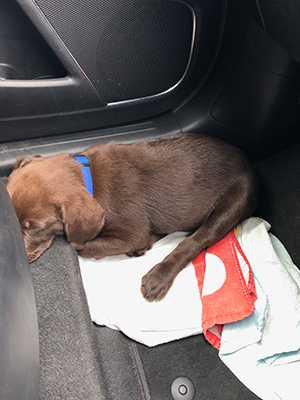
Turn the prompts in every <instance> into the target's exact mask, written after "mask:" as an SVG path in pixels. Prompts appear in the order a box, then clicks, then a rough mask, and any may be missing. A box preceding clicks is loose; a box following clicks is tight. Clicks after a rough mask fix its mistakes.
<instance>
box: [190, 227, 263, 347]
mask: <svg viewBox="0 0 300 400" xmlns="http://www.w3.org/2000/svg"><path fill="white" fill-rule="evenodd" d="M239 258H240V260H243V262H244V263H245V266H246V268H247V275H248V279H247V282H246V280H245V278H244V274H243V272H242V268H241V265H240V261H239ZM193 265H194V267H195V272H196V277H197V280H198V287H199V291H200V296H201V300H202V327H203V333H204V335H205V337H206V339H207V340H208V341H209V342H210V343H211V344H212V345H213V346H214V347H216V348H217V349H219V348H220V344H221V336H222V329H223V325H224V324H226V323H230V322H235V321H239V320H242V319H244V318H245V317H248V316H249V315H251V314H252V312H253V311H254V309H255V306H254V302H255V300H256V298H257V296H256V291H255V284H254V277H253V273H252V270H251V267H250V264H249V261H248V260H247V258H246V256H245V254H244V252H243V250H242V248H241V246H240V244H239V242H238V240H237V238H236V235H235V232H234V230H233V231H231V232H230V233H228V234H227V235H226V236H225V237H224V238H223V239H222V240H220V241H219V242H217V243H215V244H214V245H212V246H210V247H208V248H207V249H206V250H204V251H202V252H201V253H200V254H199V256H198V257H197V258H196V259H195V260H194V261H193ZM212 279H215V280H216V281H217V286H218V282H219V287H217V289H216V290H215V291H214V292H213V293H211V291H210V289H209V287H211V286H210V284H209V281H211V280H212ZM210 283H211V282H210Z"/></svg>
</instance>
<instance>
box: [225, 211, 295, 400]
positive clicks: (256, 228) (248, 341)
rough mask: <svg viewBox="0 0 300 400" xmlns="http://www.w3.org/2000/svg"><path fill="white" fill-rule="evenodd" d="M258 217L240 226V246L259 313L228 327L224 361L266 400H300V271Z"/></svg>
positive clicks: (266, 225)
mask: <svg viewBox="0 0 300 400" xmlns="http://www.w3.org/2000/svg"><path fill="white" fill-rule="evenodd" d="M269 228H270V226H269V224H268V223H266V222H264V221H262V220H260V219H259V218H251V219H249V220H246V221H244V222H243V223H242V224H241V227H240V229H241V236H240V239H241V247H242V248H243V250H244V252H245V254H246V256H247V258H248V260H249V262H250V265H251V269H252V271H253V275H254V281H255V286H256V292H257V300H256V302H255V311H254V312H253V313H252V314H251V315H250V316H249V317H248V318H245V319H244V320H242V321H238V322H233V323H230V324H226V325H224V328H223V331H222V339H221V347H220V353H219V355H220V357H221V359H222V360H223V362H224V363H225V364H226V365H227V366H228V367H229V368H230V369H231V370H232V371H233V373H234V374H235V375H236V376H237V377H238V378H239V379H240V380H241V381H242V382H243V383H244V384H245V385H246V386H248V387H249V388H250V389H251V390H252V391H253V392H255V393H256V394H257V395H258V396H259V397H261V398H262V399H264V400H273V399H274V400H275V399H284V400H295V399H297V398H299V397H300V396H299V383H298V379H299V376H300V272H299V270H298V269H297V268H296V267H295V265H294V264H293V262H292V260H291V258H290V257H289V255H288V253H287V252H286V250H285V248H284V247H283V245H282V244H281V243H280V242H279V241H278V239H277V238H275V237H274V236H273V235H271V234H269V232H268V230H269Z"/></svg>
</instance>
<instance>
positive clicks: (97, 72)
mask: <svg viewBox="0 0 300 400" xmlns="http://www.w3.org/2000/svg"><path fill="white" fill-rule="evenodd" d="M36 2H37V4H38V5H39V7H40V8H41V10H42V11H43V13H44V14H45V16H46V17H47V19H48V20H49V21H50V23H51V24H52V26H53V27H54V29H55V30H56V32H57V33H58V35H59V36H60V38H61V39H62V41H63V42H64V43H65V45H66V46H67V47H68V49H69V51H70V52H71V53H72V55H73V56H74V58H75V59H76V61H77V62H78V64H79V65H80V66H81V68H82V69H83V70H84V72H85V73H86V75H87V76H88V77H89V79H90V81H91V82H92V83H93V85H94V86H95V88H96V89H97V90H98V91H99V93H100V94H101V96H102V97H104V98H105V99H106V101H107V102H116V101H122V100H129V99H136V98H141V97H146V96H151V95H155V94H158V93H162V92H164V91H166V90H168V89H170V88H171V87H173V86H174V85H176V84H177V83H178V82H179V81H180V79H181V78H182V77H183V75H184V73H185V70H186V68H187V66H188V62H189V56H190V52H191V47H192V36H193V15H192V11H191V10H190V8H189V7H188V6H187V5H185V4H183V3H180V2H176V1H170V0H129V1H126V0H60V1H53V0H36Z"/></svg>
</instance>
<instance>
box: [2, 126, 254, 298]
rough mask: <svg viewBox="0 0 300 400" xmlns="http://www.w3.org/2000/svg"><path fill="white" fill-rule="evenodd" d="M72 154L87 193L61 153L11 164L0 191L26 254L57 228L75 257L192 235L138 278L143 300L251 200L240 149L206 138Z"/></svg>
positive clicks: (137, 250) (155, 294)
mask: <svg viewBox="0 0 300 400" xmlns="http://www.w3.org/2000/svg"><path fill="white" fill-rule="evenodd" d="M81 154H83V155H85V156H86V157H87V158H88V160H89V163H90V173H91V178H92V183H93V191H94V193H93V197H92V196H91V195H90V194H89V193H88V191H87V190H86V188H85V184H84V178H83V174H82V170H81V166H80V165H79V163H78V162H77V161H76V159H75V158H74V157H72V155H71V154H67V153H64V154H60V155H56V156H53V157H48V158H43V157H40V156H34V157H24V158H22V159H19V160H18V161H17V163H16V166H15V169H14V171H13V172H12V174H11V175H10V177H9V179H8V183H7V190H8V192H9V194H10V197H11V199H12V202H13V204H14V207H15V209H16V213H17V216H18V218H19V222H20V225H21V229H22V233H23V237H24V242H25V246H26V250H27V254H28V259H29V261H30V262H32V261H34V260H35V259H36V258H38V257H39V256H40V255H41V254H42V253H43V252H44V251H45V250H46V249H47V248H48V247H49V246H50V245H51V243H52V241H53V239H54V238H55V237H56V236H58V235H63V234H65V236H66V238H67V240H68V241H69V242H70V243H71V245H72V246H73V247H74V248H75V249H76V250H77V251H78V253H79V254H80V255H81V256H82V257H87V258H102V257H105V256H110V255H116V254H121V253H126V254H128V255H142V254H143V253H144V252H145V251H147V250H148V249H150V248H151V246H152V245H153V243H154V242H155V241H156V240H158V239H159V238H161V237H163V236H164V235H167V234H169V233H172V232H175V231H189V232H193V233H192V235H191V236H189V237H187V238H186V239H185V240H184V241H182V242H181V243H180V244H179V245H178V246H177V248H176V249H175V250H174V251H173V252H172V253H170V254H169V255H168V256H167V257H166V258H165V259H164V260H162V261H161V262H160V263H159V264H157V265H156V266H154V267H153V268H152V269H151V270H150V271H149V272H148V274H146V275H145V276H144V277H143V279H142V286H141V291H142V293H143V295H144V297H145V298H146V299H147V300H149V301H153V300H155V299H157V300H160V299H161V298H163V297H164V296H165V295H166V293H167V292H168V290H169V288H170V286H171V285H172V282H173V280H174V278H175V277H176V275H177V274H178V273H179V272H180V271H181V270H182V269H183V268H184V267H185V266H186V265H187V264H188V263H189V262H190V261H191V260H193V259H194V258H195V257H196V256H197V255H198V254H199V253H200V251H201V250H203V249H204V248H206V247H207V246H209V245H211V244H213V243H215V242H216V241H218V240H219V239H221V238H222V237H223V236H225V235H226V233H228V232H229V231H230V230H231V229H233V228H234V227H235V226H236V225H237V224H238V223H239V222H240V221H241V220H243V219H244V218H247V217H249V216H250V215H251V214H252V213H253V212H254V210H255V208H256V205H257V202H258V195H257V184H256V179H255V174H254V172H253V168H252V166H251V165H250V163H249V162H248V160H247V158H246V157H245V155H244V154H243V153H242V152H241V151H240V150H238V149H237V148H235V147H233V146H231V145H230V144H228V143H225V142H223V141H221V140H217V139H214V138H211V137H209V136H204V135H198V134H181V135H176V136H173V137H166V138H162V139H156V140H150V141H141V142H137V143H133V144H117V143H115V142H109V143H105V144H99V145H96V146H92V147H90V148H88V149H86V150H85V151H83V152H82V153H81ZM141 262H143V261H142V259H141ZM116 279H117V277H116Z"/></svg>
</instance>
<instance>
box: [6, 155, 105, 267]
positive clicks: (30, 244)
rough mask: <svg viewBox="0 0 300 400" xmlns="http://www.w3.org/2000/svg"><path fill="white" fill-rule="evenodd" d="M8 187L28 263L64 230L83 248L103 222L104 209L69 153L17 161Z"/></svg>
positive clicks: (72, 242) (98, 230) (74, 242)
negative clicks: (94, 197) (84, 181)
mask: <svg viewBox="0 0 300 400" xmlns="http://www.w3.org/2000/svg"><path fill="white" fill-rule="evenodd" d="M6 188H7V191H8V193H9V195H10V197H11V200H12V202H13V205H14V207H15V210H16V213H17V216H18V219H19V222H20V225H21V230H22V234H23V238H24V242H25V247H26V251H27V255H28V259H29V262H32V261H34V260H36V259H37V258H38V257H39V256H40V255H41V254H42V253H43V252H44V251H45V250H46V249H47V248H48V247H49V246H50V245H51V243H52V241H53V239H54V238H55V237H56V236H58V235H63V234H64V233H65V235H66V237H67V240H68V241H69V242H70V243H71V245H72V246H73V247H74V248H75V249H76V250H80V249H82V248H83V245H84V244H85V243H86V242H87V241H89V240H91V239H93V238H95V237H96V236H97V235H98V234H99V232H100V231H101V229H102V227H103V225H104V211H103V209H102V208H101V206H100V205H99V204H98V203H97V202H96V200H95V199H93V198H92V197H91V196H90V194H89V193H88V192H87V190H86V189H85V187H84V185H83V180H82V176H81V171H80V168H78V165H77V162H76V161H75V160H74V159H73V158H71V156H70V155H69V154H61V155H59V156H53V157H49V158H44V157H41V156H34V157H27V156H26V157H23V158H21V159H19V160H17V162H16V165H15V168H14V170H13V172H12V173H11V175H10V177H9V179H8V182H7V186H6Z"/></svg>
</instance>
